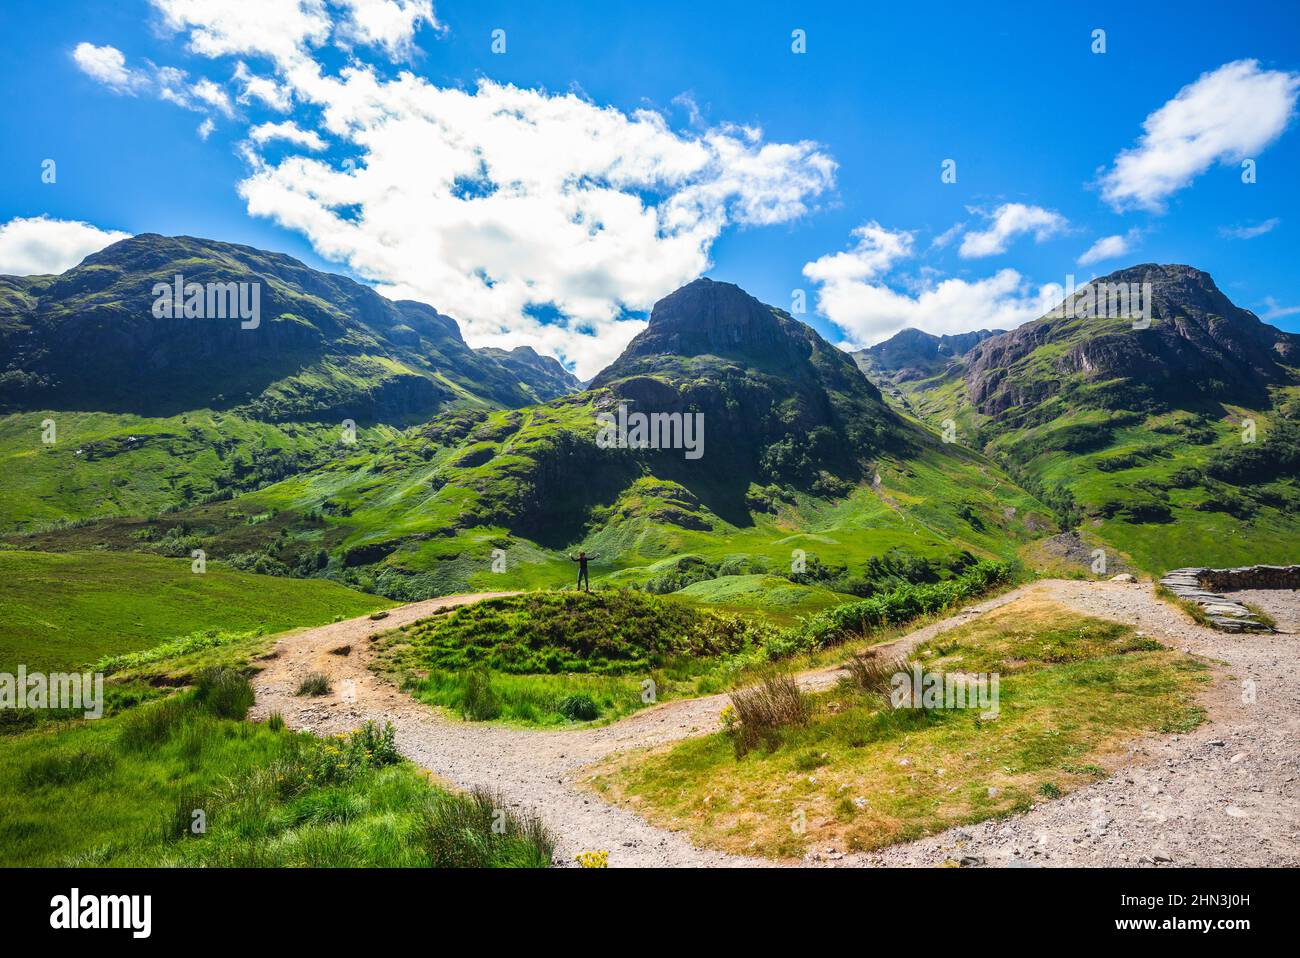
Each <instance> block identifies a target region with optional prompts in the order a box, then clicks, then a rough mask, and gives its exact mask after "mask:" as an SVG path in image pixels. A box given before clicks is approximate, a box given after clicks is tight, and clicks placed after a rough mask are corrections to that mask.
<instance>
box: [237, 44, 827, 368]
mask: <svg viewBox="0 0 1300 958" xmlns="http://www.w3.org/2000/svg"><path fill="white" fill-rule="evenodd" d="M291 82H292V83H294V85H295V95H296V96H297V97H298V98H299V99H302V100H307V101H309V102H312V103H314V104H317V105H319V106H320V107H321V109H322V111H323V117H324V126H325V127H326V128H327V129H328V130H329V131H330V132H331V133H332V134H334V135H335V136H336V137H338V138H339V139H341V140H343V141H345V142H346V143H350V144H351V145H352V147H353V148H354V150H355V152H356V153H357V156H356V158H355V160H354V162H352V163H351V164H350V165H342V166H336V165H331V164H327V163H325V162H322V161H320V160H316V159H312V158H309V157H304V156H289V157H286V158H284V159H282V160H280V161H279V163H277V164H275V165H270V164H268V163H266V162H264V161H262V160H259V159H257V158H256V157H255V158H254V163H255V169H254V171H253V172H252V173H251V175H250V176H249V177H248V178H247V179H246V180H245V181H244V182H243V183H241V184H240V192H241V194H242V195H243V197H244V198H245V200H246V201H247V204H248V210H249V212H250V213H252V214H254V215H258V216H268V217H272V218H274V219H275V220H276V221H278V222H280V223H281V224H283V225H285V226H287V227H289V228H292V229H295V230H299V231H301V232H302V233H304V234H305V235H306V236H307V237H308V238H309V239H310V240H311V242H312V244H313V245H314V246H315V247H316V249H317V251H318V252H320V253H321V254H322V255H323V256H326V257H329V258H331V259H334V260H336V261H342V262H346V263H347V264H348V265H349V266H350V267H351V268H352V269H353V270H355V271H356V272H357V273H358V274H360V275H362V276H364V277H366V278H368V279H371V280H374V281H376V282H377V283H379V284H380V288H381V290H382V291H383V292H385V293H387V294H389V295H392V296H394V297H409V298H413V299H419V300H422V301H424V302H428V303H431V304H434V305H435V306H437V307H438V308H439V309H441V310H443V311H445V312H447V313H449V314H450V315H453V316H455V317H456V318H457V319H458V320H460V321H461V323H462V326H463V327H464V331H465V335H466V338H467V339H468V340H469V341H470V342H471V343H473V344H475V345H489V344H491V345H502V346H512V345H519V344H528V345H532V346H533V347H534V348H536V349H538V350H541V351H545V352H549V353H553V354H557V355H559V356H560V357H561V358H562V359H564V360H566V361H568V362H571V363H573V364H574V365H575V366H576V369H577V371H578V374H579V375H580V376H584V377H585V376H589V375H592V374H594V373H595V372H597V371H599V369H600V368H601V367H602V365H603V364H604V363H605V362H606V361H607V360H608V359H609V358H612V356H614V355H616V354H617V352H618V350H619V349H621V348H622V346H623V345H625V344H626V342H627V341H628V340H629V339H630V338H631V337H632V336H633V335H634V334H635V333H636V331H637V330H638V329H639V328H640V325H639V324H637V323H635V322H628V321H627V320H626V312H627V311H641V310H645V309H647V308H649V307H650V306H651V305H652V304H653V303H654V301H655V300H656V299H658V298H659V297H661V296H663V295H665V294H666V293H668V292H670V291H672V290H673V289H674V288H676V287H677V286H679V285H681V284H683V283H686V282H689V281H690V280H692V279H694V278H695V277H697V276H699V275H700V274H701V273H703V272H704V271H705V270H706V269H707V268H708V265H709V250H710V248H711V246H712V243H713V242H714V240H716V239H717V237H718V235H719V234H720V233H721V231H722V230H723V229H724V228H725V227H726V226H727V225H728V224H732V223H740V224H751V225H763V224H769V223H780V222H785V221H788V220H790V219H793V218H795V217H798V216H800V215H802V214H804V213H805V212H807V210H808V204H809V203H810V202H811V201H812V199H813V198H814V197H815V196H817V195H818V194H820V193H821V192H823V191H824V190H826V189H827V188H828V187H829V186H830V185H831V183H832V181H833V177H834V163H833V162H832V161H831V160H830V158H829V157H827V156H826V155H825V154H824V153H822V152H821V151H820V150H819V149H818V148H817V147H816V145H815V144H811V143H794V144H783V143H764V142H763V140H762V137H761V134H760V133H759V132H758V131H754V130H738V129H733V128H720V129H714V130H710V131H707V132H705V133H703V134H699V135H686V134H681V133H678V132H675V131H673V130H672V129H670V128H669V126H668V124H667V122H666V121H665V119H664V118H663V117H662V116H661V115H660V114H658V113H655V112H651V111H638V112H635V113H632V114H625V113H623V112H621V111H619V110H616V109H613V108H609V107H600V106H598V105H596V104H593V103H591V102H589V101H587V100H584V99H582V98H580V97H577V96H574V95H562V96H557V95H550V94H547V93H546V92H544V91H538V90H524V89H519V88H517V87H513V86H508V85H501V84H496V83H493V82H490V81H483V82H481V83H480V84H479V86H478V88H477V89H476V90H472V91H467V90H461V89H444V88H439V87H436V86H433V85H432V84H429V83H427V82H426V81H424V80H421V79H418V78H416V77H413V76H411V75H410V74H403V75H402V76H401V77H400V78H399V79H398V80H396V81H392V82H385V81H382V80H380V79H379V78H378V77H376V76H375V75H374V74H373V73H372V72H370V71H369V70H365V69H361V68H357V67H353V68H350V69H346V70H344V71H343V72H342V73H341V74H340V75H339V76H337V77H330V76H324V75H322V74H321V73H320V72H319V71H318V70H315V69H307V68H304V69H300V70H296V71H294V72H293V73H292V74H291ZM538 310H542V311H545V312H547V313H550V312H552V311H554V312H558V313H559V314H560V316H561V317H562V319H561V320H560V321H559V322H555V321H552V322H545V321H543V319H541V318H540V317H539V314H538Z"/></svg>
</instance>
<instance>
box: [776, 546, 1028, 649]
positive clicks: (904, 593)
mask: <svg viewBox="0 0 1300 958" xmlns="http://www.w3.org/2000/svg"><path fill="white" fill-rule="evenodd" d="M1012 569H1013V566H1012V565H1011V563H1009V562H987V561H986V562H977V563H976V564H975V565H973V566H971V567H970V568H969V569H967V570H966V571H965V572H963V573H962V574H961V575H959V576H957V577H956V578H954V579H949V580H947V581H945V582H932V583H920V584H908V585H903V586H899V587H898V588H896V589H893V590H891V591H889V592H882V593H879V594H878V595H873V596H871V597H870V598H869V599H863V600H862V601H861V602H849V603H846V604H844V605H840V606H835V607H834V608H831V609H827V610H825V611H824V612H819V613H817V614H816V615H814V616H811V617H809V618H807V619H805V620H804V621H803V622H802V623H801V624H800V625H799V626H798V627H796V628H795V629H793V630H789V631H788V632H787V633H786V634H785V635H783V636H782V637H781V639H780V640H779V641H778V643H777V644H776V645H775V646H774V647H773V648H772V649H771V650H769V654H768V657H769V658H780V657H784V656H785V655H789V654H791V653H792V652H793V651H805V652H812V651H816V650H818V649H824V648H827V647H829V646H832V645H838V644H839V643H841V642H844V641H846V640H847V639H848V638H850V637H851V636H863V635H868V634H870V633H871V632H873V631H875V630H877V629H881V628H886V627H888V626H891V625H899V624H901V623H903V622H907V621H908V620H910V619H914V618H917V617H918V616H922V615H933V614H934V613H936V612H942V611H943V610H944V609H947V608H950V607H951V606H953V605H955V604H956V603H958V602H961V601H963V600H965V599H971V598H974V597H976V596H978V595H981V594H982V593H984V592H987V591H988V590H989V589H990V588H992V587H993V586H994V585H995V584H997V583H999V582H1005V581H1007V580H1008V579H1010V578H1011V574H1012ZM769 644H770V643H769Z"/></svg>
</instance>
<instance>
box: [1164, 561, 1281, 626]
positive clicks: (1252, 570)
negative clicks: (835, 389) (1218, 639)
mask: <svg viewBox="0 0 1300 958" xmlns="http://www.w3.org/2000/svg"><path fill="white" fill-rule="evenodd" d="M1160 584H1161V585H1163V586H1164V587H1165V588H1167V589H1168V590H1169V591H1170V592H1172V593H1173V594H1174V595H1176V596H1178V597H1179V598H1180V599H1186V600H1187V601H1188V602H1195V603H1196V604H1197V605H1198V606H1200V607H1201V610H1202V611H1203V612H1204V613H1205V615H1206V617H1207V618H1209V620H1210V624H1211V625H1213V626H1214V627H1215V628H1217V629H1223V630H1224V631H1225V632H1272V631H1273V630H1272V629H1271V628H1269V627H1268V626H1267V625H1265V624H1264V623H1263V622H1261V621H1260V620H1259V619H1258V618H1257V617H1256V616H1255V613H1253V612H1251V611H1250V609H1248V608H1246V607H1245V606H1244V605H1242V604H1241V603H1240V602H1235V601H1233V600H1232V599H1228V598H1225V597H1224V596H1222V595H1220V593H1222V592H1232V591H1234V590H1236V589H1300V565H1252V566H1241V567H1238V568H1236V569H1205V568H1190V569H1175V570H1174V571H1173V572H1168V573H1166V574H1165V577H1164V578H1163V579H1161V580H1160Z"/></svg>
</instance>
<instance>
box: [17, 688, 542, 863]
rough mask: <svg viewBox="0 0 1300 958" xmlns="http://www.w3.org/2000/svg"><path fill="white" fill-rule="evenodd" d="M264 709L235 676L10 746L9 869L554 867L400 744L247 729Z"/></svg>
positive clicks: (486, 806)
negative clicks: (408, 757)
mask: <svg viewBox="0 0 1300 958" xmlns="http://www.w3.org/2000/svg"><path fill="white" fill-rule="evenodd" d="M252 699H253V693H252V690H251V688H249V686H248V683H247V681H246V680H245V679H243V677H242V676H239V675H238V673H234V672H229V671H226V672H221V673H217V674H215V675H213V676H211V677H210V678H209V679H207V680H200V682H199V685H198V687H197V688H196V689H194V690H193V691H190V692H185V693H180V694H177V695H174V696H172V697H171V698H169V699H166V700H163V701H159V702H154V703H150V704H147V705H142V706H139V707H137V708H135V709H131V710H129V711H127V712H125V713H123V714H121V715H118V716H115V717H113V718H106V719H102V720H99V721H89V722H84V721H83V722H69V723H60V724H58V725H51V726H46V727H44V728H42V729H41V730H39V731H36V732H31V733H28V734H24V735H15V736H7V737H3V738H0V865H3V866H6V867H8V866H71V867H87V866H89V867H104V866H134V867H160V866H161V867H171V866H191V867H192V866H203V867H244V868H246V867H425V866H436V867H458V866H467V867H500V866H525V867H545V866H546V865H548V864H549V863H550V859H551V850H552V840H551V837H550V836H549V835H548V834H547V833H546V831H545V829H544V828H543V827H542V826H541V825H540V824H539V823H538V822H537V821H536V820H535V819H531V818H520V817H519V816H517V815H515V814H514V813H511V812H507V811H506V810H505V809H504V803H501V802H499V801H497V800H496V799H494V797H493V796H492V795H491V794H489V793H478V794H474V795H468V796H467V795H460V794H453V793H449V792H446V791H444V790H442V789H439V788H436V787H434V786H432V785H431V784H430V783H429V781H428V780H427V779H426V778H425V776H424V775H423V774H421V773H420V772H419V771H418V770H417V769H416V768H415V767H414V766H412V765H410V764H409V763H407V762H405V761H404V760H402V759H401V758H400V757H399V756H398V755H397V753H396V751H395V750H394V748H393V745H392V741H391V738H390V736H389V735H388V734H386V733H385V731H384V730H381V729H378V728H375V727H374V726H368V727H366V728H363V729H361V730H358V731H356V732H353V733H351V734H349V735H346V736H336V737H333V738H330V739H324V740H322V739H317V738H314V737H312V736H310V735H307V734H305V733H304V734H298V733H293V732H288V731H285V730H284V729H283V723H276V722H274V721H272V722H270V723H264V724H256V723H252V722H248V721H243V720H242V715H243V714H244V712H245V711H246V710H247V708H248V706H249V705H250V704H251V703H252ZM498 810H500V812H501V814H500V815H498ZM494 823H499V825H500V827H498V828H494V827H493V826H494Z"/></svg>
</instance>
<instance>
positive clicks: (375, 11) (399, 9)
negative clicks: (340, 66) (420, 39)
mask: <svg viewBox="0 0 1300 958" xmlns="http://www.w3.org/2000/svg"><path fill="white" fill-rule="evenodd" d="M336 2H337V4H338V5H339V6H340V7H342V8H343V10H344V17H343V20H342V21H341V22H340V23H339V27H338V33H339V35H340V37H341V38H342V39H344V40H346V41H351V42H356V43H361V44H365V45H367V46H377V47H381V48H382V49H384V50H385V51H386V52H387V53H388V55H389V56H390V57H392V58H393V59H394V60H399V59H402V58H404V57H406V56H408V55H409V54H410V52H411V44H412V43H413V42H414V40H415V31H416V30H418V29H419V28H420V25H421V24H425V23H427V24H428V25H429V26H431V27H438V26H439V24H438V20H437V18H436V17H435V16H434V14H433V3H432V0H336Z"/></svg>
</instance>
